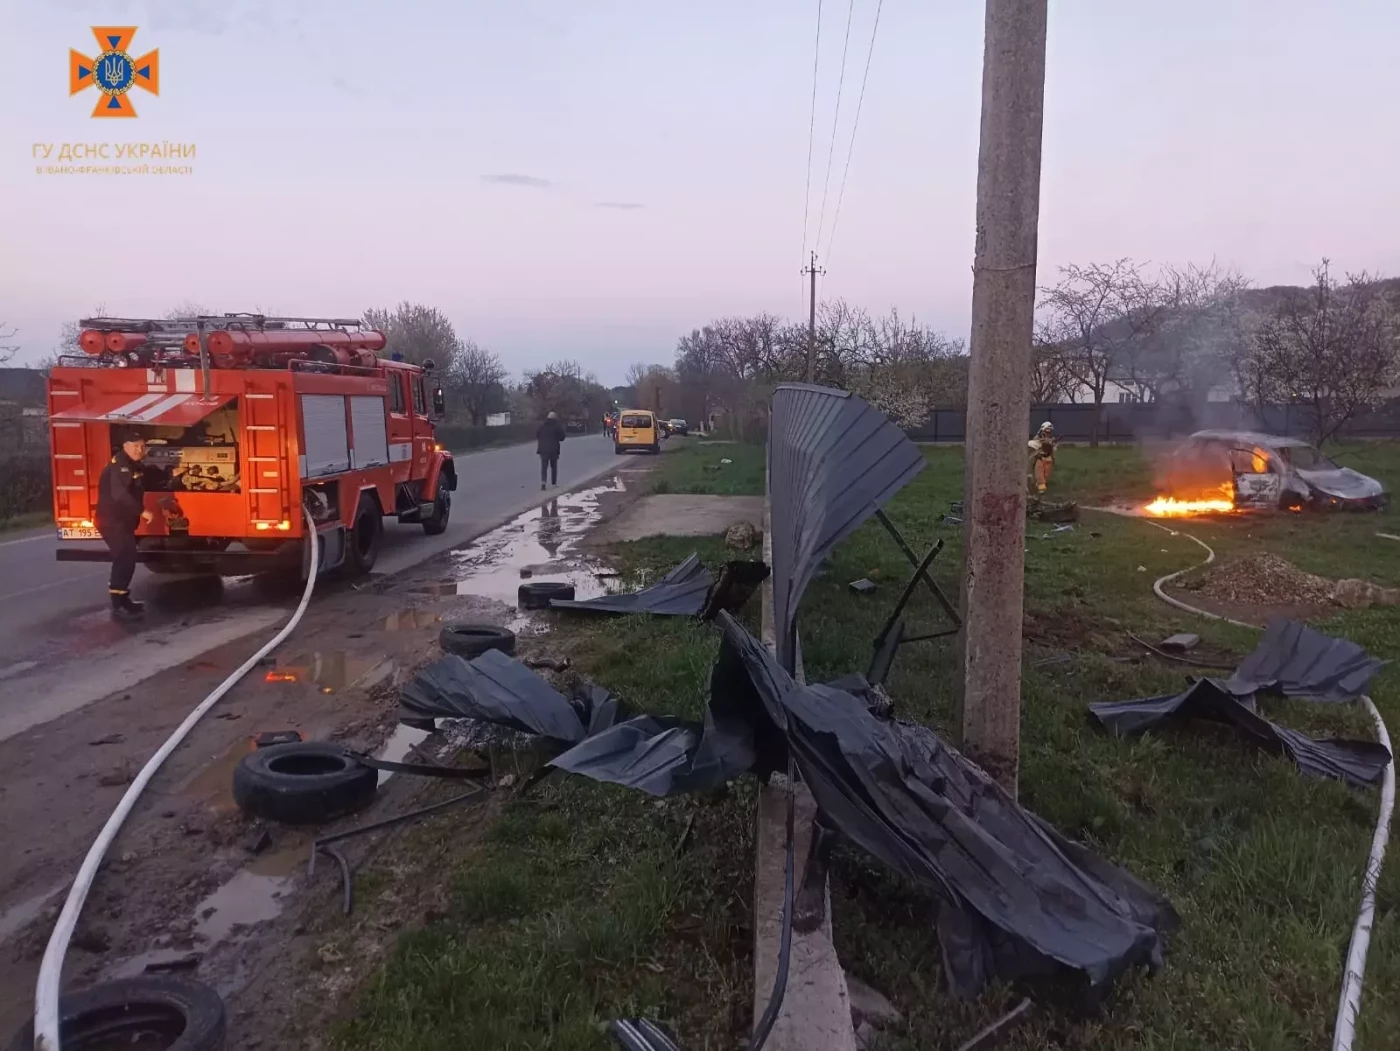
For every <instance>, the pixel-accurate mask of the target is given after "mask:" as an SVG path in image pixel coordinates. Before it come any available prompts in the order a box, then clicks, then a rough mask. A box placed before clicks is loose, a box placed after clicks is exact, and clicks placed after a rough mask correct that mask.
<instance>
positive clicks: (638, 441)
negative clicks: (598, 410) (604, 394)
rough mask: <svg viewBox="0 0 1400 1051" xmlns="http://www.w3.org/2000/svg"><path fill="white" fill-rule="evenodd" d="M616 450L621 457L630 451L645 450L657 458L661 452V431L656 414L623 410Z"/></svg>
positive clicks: (643, 410)
mask: <svg viewBox="0 0 1400 1051" xmlns="http://www.w3.org/2000/svg"><path fill="white" fill-rule="evenodd" d="M613 445H614V450H615V451H616V452H617V453H618V454H619V455H621V454H622V453H625V452H626V451H627V450H628V449H645V450H646V451H647V452H649V453H651V454H652V455H653V456H655V455H656V454H657V453H659V452H661V431H660V429H659V428H658V427H657V426H656V414H655V413H653V412H651V411H650V410H648V409H623V410H622V415H621V416H619V417H618V420H617V437H616V438H615V439H614V443H613Z"/></svg>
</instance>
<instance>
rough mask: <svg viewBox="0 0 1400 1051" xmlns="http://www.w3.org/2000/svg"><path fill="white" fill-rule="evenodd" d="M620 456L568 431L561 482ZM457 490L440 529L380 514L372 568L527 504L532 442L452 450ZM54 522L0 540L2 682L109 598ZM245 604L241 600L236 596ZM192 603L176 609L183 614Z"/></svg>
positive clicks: (143, 594) (531, 493)
mask: <svg viewBox="0 0 1400 1051" xmlns="http://www.w3.org/2000/svg"><path fill="white" fill-rule="evenodd" d="M620 462H622V458H621V457H618V456H616V455H615V454H614V452H613V445H612V442H611V441H610V440H608V439H606V438H604V437H602V436H601V435H589V436H586V437H584V436H574V437H571V438H569V439H568V440H567V441H566V442H565V443H564V449H563V454H562V455H561V456H560V458H559V488H560V489H561V490H565V489H568V488H570V487H572V486H575V485H579V484H581V483H583V482H586V481H588V480H590V479H592V478H594V477H596V476H597V475H599V474H600V473H605V472H606V471H607V470H608V469H609V468H611V467H613V466H614V465H616V464H618V463H620ZM457 479H458V482H457V491H456V492H454V493H453V494H452V497H453V500H452V519H451V524H450V525H449V527H448V529H447V532H445V533H444V534H442V535H441V536H436V537H429V536H426V535H424V533H423V529H422V527H421V526H417V525H399V524H398V523H397V522H396V521H394V520H392V519H388V520H386V521H385V538H384V547H383V549H382V550H381V552H380V555H379V560H378V563H377V564H376V566H375V572H376V573H396V572H399V571H400V570H403V569H407V568H408V567H410V566H413V565H416V564H417V563H419V562H421V561H423V560H425V559H427V558H430V557H432V556H433V555H436V554H438V553H440V552H442V551H445V550H447V549H449V548H452V547H456V546H458V545H460V544H463V543H466V542H467V541H468V540H471V539H472V538H473V537H475V536H477V535H479V534H480V533H482V532H484V531H485V530H487V529H490V528H492V527H494V526H495V525H497V524H499V523H500V522H502V521H503V520H505V519H507V518H510V517H512V516H513V515H516V514H519V513H520V512H522V511H525V510H528V509H529V508H530V507H531V506H533V505H534V504H535V503H537V502H538V501H539V497H540V495H541V494H540V483H539V458H538V457H537V456H536V455H535V450H534V446H533V444H531V445H513V446H508V447H505V448H500V449H488V450H485V451H483V452H477V453H471V454H466V455H460V456H458V457H457ZM57 547H58V541H57V539H56V538H55V536H54V534H53V531H52V529H44V530H40V531H35V532H31V533H25V534H19V535H16V536H11V537H6V538H3V539H0V639H4V640H5V646H4V649H3V650H0V682H3V681H4V680H5V679H6V678H10V677H12V676H14V675H17V674H22V672H23V671H24V669H21V668H19V667H18V666H19V665H20V664H21V663H24V660H25V658H26V657H29V658H30V659H31V660H32V659H34V656H35V653H34V651H35V650H36V648H37V649H39V650H51V648H52V647H46V646H36V644H39V643H41V642H42V641H43V640H44V639H45V637H47V638H48V639H49V641H50V642H52V641H54V638H55V636H61V635H63V634H65V632H66V630H71V625H72V624H74V623H75V622H78V621H79V619H80V618H81V619H82V620H83V621H85V622H86V621H88V615H90V614H92V613H93V612H95V611H98V610H100V609H101V608H102V607H105V606H106V604H107V588H106V577H107V571H108V567H107V565H106V564H105V563H92V562H58V561H56V560H55V558H54V552H55V550H56V549H57ZM163 586H168V585H166V583H165V582H158V581H157V579H156V578H154V577H152V576H151V575H150V574H149V573H147V572H146V570H145V569H144V568H138V569H137V575H136V580H135V582H134V584H133V587H132V591H133V594H134V596H135V597H136V598H138V599H140V598H149V597H151V594H152V592H154V591H156V590H157V589H158V588H160V587H163ZM236 605H244V603H236ZM190 612H191V610H190V609H189V608H188V607H186V608H185V609H183V610H181V613H182V614H183V615H184V616H186V617H187V616H188V615H189V613H190Z"/></svg>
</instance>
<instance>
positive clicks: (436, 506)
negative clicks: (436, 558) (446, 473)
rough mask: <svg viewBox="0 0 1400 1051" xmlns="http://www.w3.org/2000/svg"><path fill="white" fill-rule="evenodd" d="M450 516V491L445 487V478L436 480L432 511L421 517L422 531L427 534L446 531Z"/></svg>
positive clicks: (438, 533)
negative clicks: (425, 516) (436, 487)
mask: <svg viewBox="0 0 1400 1051" xmlns="http://www.w3.org/2000/svg"><path fill="white" fill-rule="evenodd" d="M451 516H452V493H451V492H450V491H449V490H448V488H447V479H446V478H443V479H442V480H441V481H439V482H438V491H437V496H436V497H434V498H433V513H432V514H431V515H429V516H428V517H427V518H425V519H423V532H425V533H427V534H428V535H429V536H439V535H441V534H442V533H445V532H447V520H448V519H449V518H450V517H451Z"/></svg>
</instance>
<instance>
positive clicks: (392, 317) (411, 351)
mask: <svg viewBox="0 0 1400 1051" xmlns="http://www.w3.org/2000/svg"><path fill="white" fill-rule="evenodd" d="M364 323H365V324H366V325H368V326H369V327H370V328H376V329H378V330H379V331H380V332H383V333H384V335H385V339H386V344H385V347H384V351H385V353H386V354H388V355H390V356H392V355H394V354H401V355H403V360H404V361H408V362H412V363H413V364H415V365H422V364H423V363H424V362H427V361H431V362H433V364H434V366H435V367H436V368H438V369H440V370H442V372H443V374H444V375H450V374H451V372H452V359H453V357H454V356H455V355H456V353H457V346H458V339H457V333H456V331H455V330H454V329H453V328H452V322H451V321H449V320H448V319H447V315H445V314H444V313H443V312H442V311H440V310H438V309H437V307H430V306H425V305H424V304H422V303H410V302H408V301H407V300H404V301H403V302H402V303H400V304H399V305H398V306H396V307H394V308H393V309H392V310H385V309H378V308H376V309H373V310H366V311H365V316H364Z"/></svg>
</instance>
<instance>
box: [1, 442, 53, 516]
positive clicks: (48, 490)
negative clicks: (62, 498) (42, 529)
mask: <svg viewBox="0 0 1400 1051" xmlns="http://www.w3.org/2000/svg"><path fill="white" fill-rule="evenodd" d="M49 467H50V463H49V456H48V453H47V452H44V453H43V454H35V453H21V454H19V455H15V456H5V457H0V521H6V520H8V519H11V518H18V517H19V516H20V515H28V514H33V513H34V512H36V511H47V510H49V509H50V508H52V507H53V489H52V479H51V476H50V475H49Z"/></svg>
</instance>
